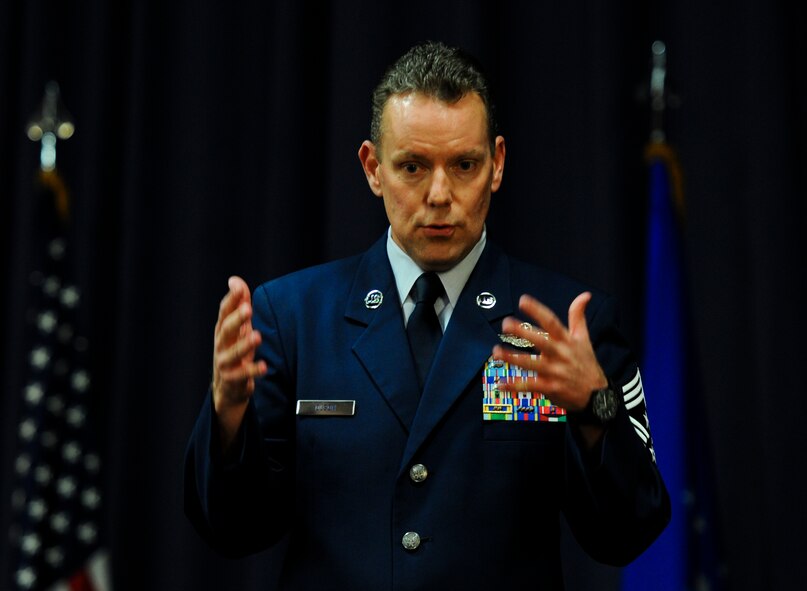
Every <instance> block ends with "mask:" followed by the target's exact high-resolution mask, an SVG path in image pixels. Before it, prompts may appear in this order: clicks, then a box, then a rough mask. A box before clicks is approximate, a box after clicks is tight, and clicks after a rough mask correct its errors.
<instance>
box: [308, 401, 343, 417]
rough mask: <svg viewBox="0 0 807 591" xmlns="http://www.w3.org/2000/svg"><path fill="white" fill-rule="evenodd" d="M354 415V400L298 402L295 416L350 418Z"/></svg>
mask: <svg viewBox="0 0 807 591" xmlns="http://www.w3.org/2000/svg"><path fill="white" fill-rule="evenodd" d="M354 414H356V401H355V400H298V401H297V416H306V417H352V416H353V415H354Z"/></svg>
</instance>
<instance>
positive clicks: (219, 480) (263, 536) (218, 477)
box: [184, 288, 294, 557]
mask: <svg viewBox="0 0 807 591" xmlns="http://www.w3.org/2000/svg"><path fill="white" fill-rule="evenodd" d="M253 309H254V314H253V324H254V326H255V328H256V329H257V330H259V331H260V332H261V336H262V344H261V346H260V348H259V350H258V353H257V357H258V358H263V359H265V360H266V362H267V366H268V367H269V372H268V373H267V375H266V376H264V377H263V378H261V379H259V380H258V381H257V383H256V388H255V392H254V393H253V396H252V399H251V400H250V403H249V407H248V409H247V412H246V414H245V416H244V421H243V422H242V424H241V428H240V430H239V433H238V436H237V439H236V441H235V443H234V445H233V447H232V451H231V452H229V453H228V454H227V456H224V455H223V454H222V453H221V447H220V443H219V441H218V427H217V425H216V417H215V411H214V409H213V402H212V395H211V394H210V393H208V396H207V398H206V400H205V402H204V404H203V406H202V410H201V412H200V414H199V417H198V419H197V421H196V424H195V426H194V429H193V432H192V434H191V438H190V441H189V443H188V447H187V450H186V454H185V474H184V503H185V513H186V515H187V516H188V518H189V519H190V521H191V523H192V524H193V525H194V527H195V528H196V530H197V531H198V532H199V534H200V535H201V536H202V537H203V538H204V539H205V540H206V541H207V542H208V543H209V544H210V545H211V546H212V547H213V548H215V549H216V550H218V551H219V552H221V553H222V554H224V555H225V556H229V557H238V556H244V555H246V554H250V553H253V552H257V551H259V550H262V549H264V548H266V547H268V546H271V545H272V544H274V543H276V542H277V541H278V540H280V539H281V538H282V537H283V536H284V535H285V533H286V532H287V531H288V526H289V522H288V520H289V515H290V514H291V513H292V510H291V509H292V508H293V482H294V478H293V474H292V472H293V467H294V457H293V446H292V442H293V440H294V437H293V428H294V422H293V419H294V416H293V413H292V412H291V410H290V409H291V406H292V404H293V399H294V395H293V394H289V393H290V392H293V384H292V383H291V380H290V379H289V377H288V376H289V371H288V360H287V359H285V356H284V354H283V346H282V343H281V337H280V333H279V330H278V328H277V324H276V323H275V321H274V314H273V312H272V309H271V306H270V304H269V299H268V297H267V295H266V291H265V289H263V288H259V289H258V290H256V292H255V294H254V296H253Z"/></svg>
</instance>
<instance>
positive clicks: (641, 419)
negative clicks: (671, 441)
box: [622, 368, 656, 462]
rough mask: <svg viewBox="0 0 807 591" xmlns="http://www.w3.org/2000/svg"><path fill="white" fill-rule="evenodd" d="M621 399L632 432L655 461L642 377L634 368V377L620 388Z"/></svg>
mask: <svg viewBox="0 0 807 591" xmlns="http://www.w3.org/2000/svg"><path fill="white" fill-rule="evenodd" d="M622 398H623V399H624V401H625V410H627V411H628V418H629V419H630V422H631V424H632V425H633V429H634V431H636V434H637V435H638V436H639V439H641V440H642V443H644V445H645V447H647V450H648V451H649V452H650V456H651V457H652V458H653V461H654V462H655V461H656V452H655V450H654V449H653V439H652V437H651V436H650V422H649V421H648V419H647V403H646V401H645V397H644V387H643V386H642V375H641V373H640V372H639V368H636V375H635V376H633V378H632V379H631V380H630V381H629V382H628V383H627V384H625V385H624V386H623V387H622Z"/></svg>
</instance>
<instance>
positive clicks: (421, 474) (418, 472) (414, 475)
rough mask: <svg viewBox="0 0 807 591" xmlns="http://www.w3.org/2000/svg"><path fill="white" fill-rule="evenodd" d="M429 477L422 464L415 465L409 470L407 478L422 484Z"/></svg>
mask: <svg viewBox="0 0 807 591" xmlns="http://www.w3.org/2000/svg"><path fill="white" fill-rule="evenodd" d="M428 476H429V471H428V470H427V469H426V466H424V465H423V464H415V465H414V466H412V467H411V468H409V478H411V479H412V481H413V482H423V481H424V480H426V478H427V477H428Z"/></svg>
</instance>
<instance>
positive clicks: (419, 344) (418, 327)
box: [406, 272, 443, 391]
mask: <svg viewBox="0 0 807 591" xmlns="http://www.w3.org/2000/svg"><path fill="white" fill-rule="evenodd" d="M441 295H443V284H442V282H441V281H440V278H439V277H438V276H437V275H436V274H435V273H431V272H429V273H423V275H421V276H420V277H418V280H417V281H415V293H414V297H415V309H414V310H413V311H412V314H411V315H410V316H409V322H408V323H407V325H406V335H407V337H409V348H410V349H411V350H412V358H413V359H414V360H415V369H416V370H417V374H418V384H420V389H421V391H422V390H423V384H425V383H426V376H427V375H429V369H430V368H431V365H432V360H433V359H434V354H435V353H436V352H437V346H438V345H439V344H440V339H441V338H442V336H443V330H442V329H441V328H440V321H439V320H438V319H437V314H436V313H435V312H434V302H436V301H437V298H439V297H440V296H441Z"/></svg>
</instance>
